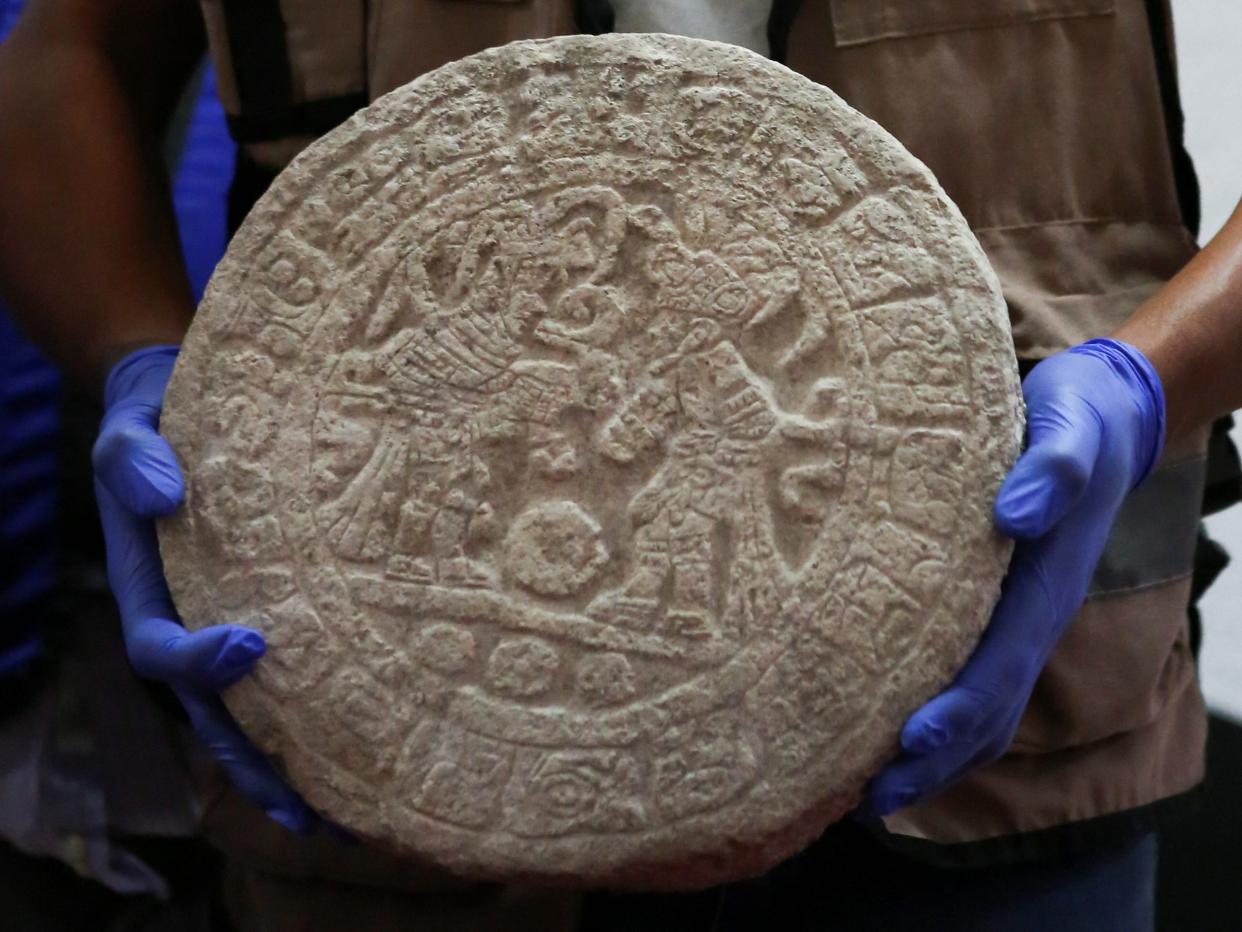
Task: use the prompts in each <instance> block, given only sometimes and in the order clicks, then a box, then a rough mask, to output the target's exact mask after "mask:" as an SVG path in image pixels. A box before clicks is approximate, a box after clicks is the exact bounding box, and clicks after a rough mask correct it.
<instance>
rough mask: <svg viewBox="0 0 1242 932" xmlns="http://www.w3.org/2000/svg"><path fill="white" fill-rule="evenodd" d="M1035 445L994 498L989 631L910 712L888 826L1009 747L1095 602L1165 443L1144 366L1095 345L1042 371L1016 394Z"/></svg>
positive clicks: (882, 793)
mask: <svg viewBox="0 0 1242 932" xmlns="http://www.w3.org/2000/svg"><path fill="white" fill-rule="evenodd" d="M1022 389H1023V395H1024V396H1025V398H1026V405H1027V440H1028V446H1027V448H1026V450H1025V452H1024V453H1023V454H1022V456H1021V457H1020V458H1019V459H1018V462H1017V463H1016V464H1015V465H1014V467H1013V469H1012V471H1011V472H1010V473H1009V475H1008V477H1006V479H1005V482H1004V484H1003V485H1002V486H1001V490H1000V493H999V494H998V495H997V498H996V507H995V518H996V525H997V527H998V528H999V529H1000V530H1001V532H1002V533H1004V534H1007V535H1009V536H1011V537H1014V538H1016V539H1017V544H1016V546H1015V549H1014V553H1013V559H1012V561H1011V563H1010V565H1009V574H1008V575H1007V576H1006V578H1005V582H1004V585H1003V586H1002V590H1001V599H1000V602H999V603H998V604H997V606H996V610H995V611H994V612H993V614H992V620H991V622H990V623H989V625H988V628H987V630H986V631H985V632H984V634H983V638H982V639H981V640H980V642H979V645H978V646H977V647H976V648H975V651H974V653H973V654H972V655H971V657H970V660H969V661H968V662H967V664H966V666H965V667H964V668H963V669H962V671H961V672H960V673H959V674H958V676H957V678H956V679H955V680H954V682H953V684H952V685H951V686H950V687H949V688H948V689H947V690H946V691H945V692H943V693H941V694H940V695H939V696H937V697H936V698H934V699H932V700H931V701H930V702H928V703H927V704H926V705H925V706H923V707H922V708H921V709H919V710H918V711H917V712H915V713H914V715H912V716H911V717H910V719H909V721H907V722H906V725H905V727H904V728H903V729H902V732H901V748H902V754H901V755H900V756H899V757H898V758H897V759H896V760H895V761H894V762H893V763H891V764H890V765H889V766H888V767H887V768H886V769H885V770H883V771H882V772H881V773H880V774H879V775H877V776H876V777H875V779H873V780H872V782H871V784H870V786H869V787H868V793H867V799H866V802H865V803H864V806H863V808H864V810H869V811H870V812H871V813H874V814H877V815H886V814H888V813H890V812H892V811H894V810H896V809H900V808H902V807H903V806H907V805H909V804H910V803H913V802H915V801H917V800H919V799H922V798H924V797H926V796H929V795H931V794H933V793H935V792H936V791H938V790H940V789H942V788H943V787H945V786H947V785H948V784H950V783H952V782H953V781H954V780H956V779H957V778H958V777H960V776H961V775H962V774H963V773H965V772H966V771H968V770H970V769H972V768H974V767H977V766H980V765H982V764H986V763H988V762H990V761H993V760H995V759H996V758H998V757H1000V755H1001V754H1002V753H1004V751H1005V750H1006V748H1008V746H1009V743H1010V741H1011V740H1012V738H1013V734H1014V732H1015V731H1016V730H1017V727H1018V720H1019V719H1020V718H1021V716H1022V712H1023V710H1024V709H1025V708H1026V704H1027V700H1028V699H1029V698H1030V695H1031V691H1032V689H1033V688H1034V686H1035V681H1036V679H1037V678H1038V676H1039V673H1040V671H1041V670H1042V669H1043V667H1044V664H1045V663H1046V662H1047V660H1048V655H1049V654H1050V653H1051V652H1052V648H1053V646H1054V645H1055V644H1056V642H1057V639H1058V637H1059V636H1060V634H1061V632H1062V631H1063V630H1064V628H1065V626H1066V625H1067V624H1068V623H1069V621H1070V619H1071V618H1072V617H1073V616H1074V614H1075V613H1076V612H1077V611H1078V609H1079V607H1080V606H1081V605H1082V603H1083V600H1084V599H1085V598H1086V595H1087V587H1088V585H1089V583H1090V581H1091V576H1092V573H1093V572H1094V570H1095V565H1096V563H1097V562H1098V561H1099V559H1100V554H1101V552H1102V551H1103V549H1104V543H1105V541H1106V539H1107V538H1108V533H1109V530H1110V528H1111V527H1112V524H1113V520H1114V518H1115V517H1116V515H1117V511H1118V509H1119V508H1120V507H1121V502H1122V499H1123V498H1125V496H1126V494H1127V493H1128V492H1129V491H1130V489H1132V488H1133V487H1134V486H1135V485H1137V484H1138V483H1139V482H1141V481H1142V480H1143V478H1144V477H1145V476H1146V475H1147V474H1148V472H1150V471H1151V468H1152V466H1153V465H1154V464H1155V462H1156V460H1157V459H1159V457H1160V452H1161V449H1162V447H1163V445H1164V419H1165V407H1164V391H1163V389H1162V387H1161V384H1160V378H1159V376H1157V374H1156V370H1155V369H1154V368H1153V366H1152V365H1151V363H1150V362H1149V361H1148V360H1147V358H1146V357H1145V356H1144V355H1143V354H1142V353H1141V352H1139V350H1137V349H1136V348H1135V347H1133V346H1130V345H1129V344H1126V343H1122V342H1119V341H1117V340H1109V339H1097V340H1089V341H1087V342H1086V343H1083V344H1080V345H1078V346H1075V347H1072V348H1071V349H1068V350H1066V351H1065V352H1062V353H1058V354H1057V355H1055V356H1052V357H1050V358H1049V359H1046V360H1044V361H1043V362H1041V363H1040V364H1039V365H1038V366H1036V367H1035V368H1034V369H1033V370H1032V371H1031V373H1030V375H1028V376H1027V378H1026V380H1025V381H1024V382H1023V385H1022Z"/></svg>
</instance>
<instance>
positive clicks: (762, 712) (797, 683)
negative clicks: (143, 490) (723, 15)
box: [160, 36, 1021, 887]
mask: <svg viewBox="0 0 1242 932" xmlns="http://www.w3.org/2000/svg"><path fill="white" fill-rule="evenodd" d="M161 428H162V430H163V431H164V433H165V434H166V435H167V436H168V438H169V440H170V441H171V443H172V444H173V447H174V448H175V449H176V451H177V453H178V455H179V457H180V458H181V461H182V463H183V465H184V468H185V472H186V476H187V484H188V495H187V502H186V507H185V508H183V509H182V510H181V511H180V512H179V513H178V514H177V515H176V516H175V517H173V518H172V519H170V520H168V521H166V522H163V523H162V525H161V527H160V540H161V546H162V552H163V556H164V561H165V566H166V570H167V575H168V579H169V583H170V586H171V588H172V591H173V595H174V597H175V600H176V603H177V606H178V608H179V610H180V612H181V614H182V616H183V618H184V620H185V623H186V624H187V625H188V626H189V627H191V628H194V627H198V626H201V625H204V624H211V623H214V622H220V621H225V620H227V621H235V622H241V623H244V624H249V625H252V626H254V627H255V628H257V629H258V630H259V631H261V632H262V633H263V635H264V637H265V638H266V639H267V642H268V645H269V650H268V654H267V656H265V657H264V659H263V660H262V661H261V662H260V664H259V665H258V668H257V670H256V671H255V673H254V674H253V675H252V676H250V677H248V678H247V679H246V680H244V681H243V682H241V683H239V684H238V685H237V686H235V687H233V688H232V689H230V690H229V692H228V693H227V695H226V700H227V702H228V705H229V708H230V709H231V710H232V711H233V712H234V714H235V715H236V716H237V718H238V720H239V721H240V722H241V724H242V726H243V727H244V728H245V730H246V731H247V732H248V733H249V734H250V735H251V736H252V738H253V739H254V740H255V741H256V743H258V744H259V746H260V747H262V748H264V749H265V750H266V751H268V752H269V753H271V754H272V755H273V756H274V757H275V759H276V760H277V762H278V765H279V766H280V767H281V769H282V771H283V772H284V773H285V774H287V776H288V779H289V780H290V781H291V782H292V783H293V785H294V786H295V787H296V788H297V789H298V790H300V791H301V792H302V793H303V794H304V796H305V797H306V799H307V800H308V801H309V802H310V804H311V805H312V806H314V807H316V808H318V809H319V810H321V811H322V812H324V813H325V814H326V815H328V816H329V817H331V818H333V819H335V820H337V821H339V822H341V823H343V824H344V825H346V826H348V827H349V828H350V829H352V830H354V831H355V832H357V833H359V834H360V835H362V836H364V837H366V838H369V839H372V840H373V841H375V842H376V843H379V844H382V845H385V846H388V847H396V848H399V849H402V850H408V851H411V852H413V853H416V854H419V855H421V856H424V857H430V858H433V859H435V860H436V861H439V862H441V863H443V864H446V865H448V866H450V867H452V868H454V869H457V870H462V871H471V872H475V873H481V874H486V875H490V876H499V877H505V876H521V877H527V878H530V877H536V878H543V879H550V880H558V881H571V882H581V883H596V882H608V883H614V884H622V885H626V884H628V885H638V886H644V885H645V886H653V887H654V886H664V887H677V886H694V885H702V884H707V883H712V882H716V881H720V880H724V879H727V878H730V877H736V876H740V875H744V874H747V873H753V872H756V871H759V870H762V869H764V868H766V867H768V866H769V865H771V864H773V863H775V862H776V861H778V860H780V859H781V858H783V857H786V856H788V855H789V854H791V853H793V852H794V851H795V850H796V849H797V848H798V847H800V846H801V845H803V844H805V843H807V842H809V841H810V840H811V839H813V838H814V837H815V836H816V835H817V834H818V833H819V832H821V831H822V829H823V828H824V826H825V825H826V824H827V823H828V822H830V821H831V820H833V819H836V818H838V817H840V815H842V814H843V813H844V812H845V811H846V810H848V809H849V808H851V807H852V806H853V805H854V804H855V803H856V801H857V800H858V797H859V792H860V790H861V788H862V785H863V783H864V782H865V780H866V779H867V777H868V776H869V775H870V774H872V773H873V772H874V771H875V770H876V769H877V768H878V767H879V766H880V765H881V764H882V763H883V762H884V761H885V759H886V758H888V757H890V756H891V755H892V754H893V753H894V751H895V749H896V746H897V744H896V741H897V735H898V733H899V731H900V727H901V725H902V723H903V721H904V719H905V718H906V717H907V716H908V715H909V714H910V713H911V712H912V711H913V710H914V709H915V708H917V707H918V706H919V705H920V704H921V703H922V702H923V701H925V700H926V699H927V698H929V697H930V696H932V695H933V694H935V693H936V692H937V691H938V690H939V689H940V688H941V687H942V686H944V685H945V684H946V683H947V681H948V680H949V679H950V678H951V677H952V675H953V673H954V672H955V670H956V669H958V668H959V667H960V665H961V664H962V663H963V662H964V660H965V659H966V657H967V656H968V654H969V652H970V650H971V648H972V646H973V644H974V643H975V641H976V640H977V638H978V635H979V633H980V631H981V630H982V628H983V626H984V624H985V623H986V621H987V618H988V615H989V612H990V610H991V607H992V605H993V604H994V602H995V599H996V597H997V593H998V588H999V583H1000V580H1001V577H1002V576H1003V574H1004V570H1005V567H1006V562H1007V559H1008V554H1009V549H1008V546H1007V545H1006V543H1005V542H1004V541H1002V540H1001V539H1000V538H999V537H997V536H996V535H995V533H994V532H993V530H992V525H991V519H990V515H991V503H992V498H993V496H994V494H995V490H996V489H997V487H998V486H999V483H1000V480H1001V478H1002V477H1003V475H1004V472H1005V470H1006V467H1007V466H1008V464H1009V463H1010V462H1011V461H1012V459H1013V457H1014V456H1015V455H1016V452H1017V450H1018V446H1019V441H1020V437H1021V410H1020V394H1019V389H1018V379H1017V373H1016V367H1015V362H1014V356H1013V351H1012V348H1011V340H1010V336H1009V331H1008V325H1007V318H1006V312H1005V306H1004V302H1003V300H1002V298H1001V296H1000V290H999V286H998V283H997V281H996V279H995V277H994V276H993V274H992V272H991V271H990V269H989V268H988V265H987V263H986V261H985V259H984V256H983V253H982V251H981V250H980V248H979V246H978V244H977V243H976V241H975V240H974V239H973V237H972V236H971V234H970V232H969V230H968V229H967V226H966V224H965V222H964V221H963V220H962V218H961V216H960V215H959V213H958V212H957V210H956V209H955V208H954V206H953V205H952V204H951V203H950V202H949V201H948V200H947V198H946V197H945V195H944V194H943V193H942V192H941V191H940V189H939V187H938V186H937V185H936V183H935V181H934V180H933V179H932V177H931V176H930V174H929V173H928V172H927V170H926V169H925V168H924V167H923V166H922V165H921V164H920V163H918V162H917V161H916V160H915V159H914V158H913V157H911V156H910V155H909V154H908V153H907V152H905V151H904V150H903V149H902V148H901V147H900V146H899V145H898V144H897V143H896V142H895V141H894V140H893V139H892V138H891V137H889V136H888V135H887V134H886V133H885V132H884V131H883V130H881V129H880V128H879V127H878V126H876V125H875V124H874V123H872V122H870V121H869V120H867V119H866V118H865V117H863V116H861V115H860V114H858V113H856V112H854V111H852V110H851V109H850V108H848V107H847V106H846V105H845V104H843V103H842V102H841V101H840V100H839V99H838V98H837V97H836V96H835V95H833V94H832V93H831V92H830V91H828V90H826V89H825V88H823V87H820V86H818V85H816V84H813V83H811V82H810V81H808V80H806V79H804V78H802V77H800V76H798V75H795V74H794V73H793V72H790V71H789V70H787V69H785V68H783V67H781V66H779V65H776V64H774V63H772V62H770V61H768V60H766V59H763V58H760V57H759V56H757V55H754V54H752V53H750V52H747V51H744V50H742V49H739V48H735V47H731V46H726V45H720V44H716V43H709V42H701V41H693V40H687V39H679V38H673V37H669V36H625V37H618V36H614V37H608V38H592V37H571V38H564V39H556V40H550V41H540V42H520V43H516V44H513V45H510V46H506V47H504V48H501V49H495V50H491V51H488V52H484V53H482V54H480V55H476V56H473V57H471V58H467V59H464V60H462V61H460V62H456V63H454V64H451V65H449V66H447V67H444V68H442V69H439V70H438V71H435V72H433V73H431V74H428V75H426V76H424V77H422V78H420V79H418V80H417V81H415V82H413V83H412V84H410V85H408V86H406V87H404V88H401V89H399V90H397V91H394V92H393V93H391V94H389V95H388V96H386V97H384V98H382V99H381V100H380V101H378V102H377V103H376V104H374V105H373V106H372V107H370V108H368V109H367V110H364V111H362V112H361V113H359V114H358V115H357V116H355V117H354V118H353V119H351V120H350V121H349V122H348V123H346V124H345V125H344V126H342V127H341V128H339V129H338V130H336V131H334V132H332V133H330V134H329V135H328V136H327V137H325V138H324V139H323V140H321V141H319V142H318V143H316V144H315V145H313V146H311V147H310V148H309V149H307V150H306V152H305V153H304V154H302V155H301V156H299V157H298V159H297V160H296V161H295V162H294V163H293V165H292V166H290V168H289V169H288V170H287V171H286V172H285V173H284V174H283V175H282V176H281V177H280V178H279V179H278V180H277V182H276V184H275V185H274V186H273V188H272V190H271V191H270V192H269V193H268V194H267V195H266V196H265V197H264V198H263V200H262V201H261V202H260V203H259V205H258V206H257V207H256V208H255V210H254V211H253V213H252V214H251V216H250V217H249V219H248V220H247V221H246V223H245V225H244V226H243V227H242V229H241V231H240V232H239V233H238V234H237V236H236V238H235V239H234V241H233V243H232V245H231V246H230V248H229V251H228V255H227V257H226V258H225V259H224V261H223V262H222V263H221V265H220V267H219V269H218V270H217V272H216V275H215V277H214V279H213V280H212V282H211V285H210V288H209V289H208V292H207V296H206V298H205V299H204V301H203V305H202V308H201V309H200V311H199V314H198V317H197V319H196V320H195V322H194V325H193V327H192V328H191V330H190V333H189V335H188V337H187V339H186V342H185V347H184V350H183V352H182V354H181V359H180V361H179V363H178V365H177V369H176V372H175V373H174V375H173V379H172V382H171V383H170V386H169V390H168V397H167V405H166V409H165V412H164V416H163V421H162V425H161Z"/></svg>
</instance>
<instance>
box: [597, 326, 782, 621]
mask: <svg viewBox="0 0 1242 932" xmlns="http://www.w3.org/2000/svg"><path fill="white" fill-rule="evenodd" d="M678 411H679V412H680V413H681V416H682V422H681V425H680V429H679V430H677V432H676V433H675V434H674V435H673V436H672V437H670V438H669V439H668V443H667V450H666V454H665V459H664V462H663V464H662V465H661V467H660V469H659V470H658V471H657V472H656V474H655V475H654V476H652V478H651V480H650V481H649V482H648V483H647V485H646V486H644V487H643V489H642V490H641V491H640V492H639V493H638V494H637V495H636V496H635V497H634V500H633V501H632V502H631V503H630V509H629V511H630V519H631V521H632V522H633V523H634V524H635V525H636V528H637V529H636V530H635V532H634V569H633V572H632V573H631V575H630V577H629V578H628V579H627V580H626V581H625V583H624V584H623V585H622V586H621V587H620V588H619V589H617V590H613V591H611V592H608V593H605V594H603V595H602V596H601V597H599V598H598V599H596V601H595V602H593V603H592V605H591V606H590V607H589V608H588V613H589V614H591V615H593V616H595V617H597V618H601V619H604V620H607V621H611V622H615V623H618V624H622V625H625V626H627V627H633V628H638V629H649V628H651V627H653V626H654V624H655V623H656V621H657V618H658V615H659V608H660V600H661V594H662V592H663V591H664V589H665V585H666V584H669V585H670V586H671V596H670V598H669V604H668V608H667V613H666V616H665V617H666V618H667V621H668V624H669V626H670V628H671V631H672V633H675V634H680V635H683V636H687V637H708V636H711V635H713V634H714V633H716V632H715V628H714V624H713V620H714V617H715V614H716V606H715V605H714V602H715V595H714V593H715V573H716V570H715V569H714V567H715V565H716V563H717V560H716V559H715V554H714V549H715V547H714V541H715V537H716V533H715V532H716V529H717V528H718V527H720V526H721V525H731V524H732V523H733V522H734V521H737V520H740V521H746V520H750V518H751V516H750V514H749V512H748V511H747V512H746V513H744V514H740V515H739V514H738V508H739V507H740V506H742V505H743V503H744V502H749V501H753V496H747V495H744V494H743V490H744V489H745V488H746V487H747V486H749V485H753V484H756V483H758V484H762V483H763V457H762V455H761V452H760V450H761V447H762V446H763V444H764V442H765V441H766V440H767V438H768V437H769V436H770V435H771V434H772V433H773V431H774V429H775V428H776V426H777V424H778V420H779V416H778V413H777V411H776V410H775V407H774V402H773V401H772V399H771V398H770V396H768V395H767V394H766V393H765V392H764V391H763V389H762V387H761V386H760V384H759V383H758V381H757V379H756V378H755V376H754V374H753V373H752V372H751V370H750V367H749V366H747V364H746V361H745V360H744V359H743V358H742V355H741V353H740V352H739V351H738V349H737V348H736V347H735V346H734V345H733V343H732V342H731V341H729V340H728V339H726V338H725V337H724V335H723V333H722V331H721V328H720V327H719V325H717V324H716V323H715V322H714V321H710V320H707V319H702V318H701V319H699V320H696V321H695V322H694V323H693V324H692V326H691V328H690V333H689V334H688V335H687V336H686V337H685V339H684V340H683V341H682V343H681V345H680V346H679V347H678V350H677V352H676V353H675V354H673V357H672V358H669V359H665V360H661V361H659V362H657V363H656V364H655V365H654V366H653V367H652V369H651V370H650V371H649V373H648V378H647V379H646V380H644V384H643V385H641V386H640V388H639V390H638V392H637V393H635V394H634V395H633V396H631V398H630V399H629V400H628V402H627V403H626V404H623V405H622V408H621V410H619V411H618V412H617V414H616V415H614V416H613V417H612V418H610V419H609V420H608V421H607V422H606V423H605V424H604V426H603V428H602V429H601V431H600V449H601V450H602V451H603V452H604V454H605V455H607V456H609V457H611V458H613V459H616V460H619V461H621V462H628V461H630V460H632V459H633V458H634V457H635V456H636V455H637V454H638V453H639V452H641V451H642V449H643V448H645V447H648V446H651V445H653V444H655V443H657V442H659V441H660V440H661V439H663V436H664V435H665V434H666V433H667V432H668V431H669V430H671V429H672V422H673V417H674V415H675V413H676V412H678ZM744 510H745V509H744Z"/></svg>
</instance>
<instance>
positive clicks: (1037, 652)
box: [901, 539, 1062, 754]
mask: <svg viewBox="0 0 1242 932" xmlns="http://www.w3.org/2000/svg"><path fill="white" fill-rule="evenodd" d="M1055 544H1056V541H1055V540H1051V539H1049V540H1044V541H1037V542H1034V543H1025V542H1024V543H1020V544H1019V545H1018V549H1017V551H1016V552H1015V554H1014V560H1013V563H1012V565H1011V569H1010V573H1009V575H1008V576H1007V577H1006V579H1005V583H1004V586H1003V587H1002V591H1001V599H1000V602H998V603H997V606H996V609H995V610H994V611H993V613H992V619H991V621H990V622H989V623H988V627H987V629H986V630H985V631H984V632H983V637H982V638H980V640H979V643H978V645H977V646H976V647H975V650H974V652H973V653H972V654H971V655H970V659H969V660H967V661H966V665H965V666H964V667H963V668H962V670H961V672H960V673H959V674H958V675H957V678H956V679H955V680H954V682H953V685H952V686H950V687H949V688H948V689H946V690H945V691H944V692H943V693H941V694H940V695H939V696H936V697H935V698H934V699H932V700H931V701H930V702H928V703H927V704H926V705H924V706H923V707H922V708H921V709H919V710H918V711H917V712H915V713H914V714H913V715H912V716H910V719H909V720H908V721H907V722H906V724H905V727H904V728H903V729H902V732H901V744H902V747H903V748H904V749H905V750H906V751H909V752H912V753H916V754H927V753H931V752H935V751H938V750H940V749H941V748H945V747H948V746H950V745H953V744H956V743H966V744H971V745H972V746H973V745H974V744H976V743H977V738H978V736H979V735H980V734H981V733H984V732H986V731H987V730H988V729H989V728H990V727H991V726H992V725H993V723H994V722H995V721H996V720H997V717H998V716H1000V715H1004V716H1006V717H1008V716H1009V715H1010V713H1011V709H1010V706H1011V704H1012V703H1013V701H1014V700H1015V699H1016V700H1019V701H1020V702H1021V704H1022V705H1025V704H1026V700H1027V698H1028V697H1029V695H1030V691H1031V689H1032V688H1033V687H1034V685H1035V678H1036V676H1038V672H1039V670H1040V669H1041V668H1042V667H1043V662H1044V659H1045V657H1046V655H1047V652H1048V651H1049V650H1050V649H1051V640H1050V638H1049V637H1048V632H1049V631H1051V630H1055V629H1056V628H1057V626H1058V625H1059V624H1060V623H1061V621H1062V619H1060V618H1059V617H1058V611H1057V608H1056V606H1055V605H1054V604H1053V602H1052V601H1051V595H1050V593H1049V591H1048V589H1047V587H1046V586H1045V585H1043V579H1044V571H1043V559H1044V558H1045V556H1046V553H1045V551H1047V550H1048V549H1049V548H1050V547H1051V546H1054V545H1055Z"/></svg>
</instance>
